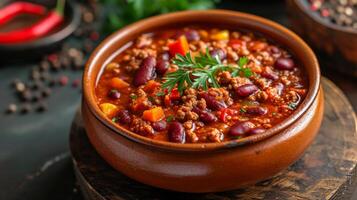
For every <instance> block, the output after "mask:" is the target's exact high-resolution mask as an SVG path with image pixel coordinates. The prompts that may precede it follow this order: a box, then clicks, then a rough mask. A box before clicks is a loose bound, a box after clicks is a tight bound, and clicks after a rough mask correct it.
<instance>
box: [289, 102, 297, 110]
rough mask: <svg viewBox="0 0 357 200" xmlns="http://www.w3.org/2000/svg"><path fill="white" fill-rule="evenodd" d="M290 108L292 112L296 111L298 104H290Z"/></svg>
mask: <svg viewBox="0 0 357 200" xmlns="http://www.w3.org/2000/svg"><path fill="white" fill-rule="evenodd" d="M288 107H289V109H290V110H295V109H296V107H297V103H294V102H292V103H289V104H288Z"/></svg>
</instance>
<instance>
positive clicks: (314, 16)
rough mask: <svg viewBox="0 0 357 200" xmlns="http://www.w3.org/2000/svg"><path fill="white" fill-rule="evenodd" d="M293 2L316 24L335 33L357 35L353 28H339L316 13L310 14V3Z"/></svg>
mask: <svg viewBox="0 0 357 200" xmlns="http://www.w3.org/2000/svg"><path fill="white" fill-rule="evenodd" d="M291 1H293V2H295V4H296V5H297V7H298V8H299V9H300V10H301V11H302V12H303V13H305V14H306V15H307V16H308V17H310V18H311V19H312V20H314V21H315V22H317V23H319V24H321V25H323V26H326V27H328V28H330V29H333V30H335V31H339V32H345V33H350V34H357V29H353V28H351V27H344V26H339V25H337V24H334V23H329V22H327V21H324V20H323V19H322V17H320V16H318V15H317V14H316V13H314V12H308V11H309V10H308V6H307V5H308V2H307V1H306V0H291ZM303 1H306V2H303ZM305 4H306V5H305Z"/></svg>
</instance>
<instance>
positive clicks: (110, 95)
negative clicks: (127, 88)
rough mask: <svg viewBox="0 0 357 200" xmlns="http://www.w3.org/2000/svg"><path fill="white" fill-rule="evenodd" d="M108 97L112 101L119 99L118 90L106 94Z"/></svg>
mask: <svg viewBox="0 0 357 200" xmlns="http://www.w3.org/2000/svg"><path fill="white" fill-rule="evenodd" d="M108 96H109V97H110V98H112V99H119V98H120V92H119V91H118V90H110V91H109V93H108Z"/></svg>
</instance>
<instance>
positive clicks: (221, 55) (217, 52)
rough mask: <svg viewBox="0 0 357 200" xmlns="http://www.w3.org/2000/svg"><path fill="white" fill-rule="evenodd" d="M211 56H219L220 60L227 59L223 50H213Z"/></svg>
mask: <svg viewBox="0 0 357 200" xmlns="http://www.w3.org/2000/svg"><path fill="white" fill-rule="evenodd" d="M210 54H211V56H212V57H216V56H218V58H219V59H220V60H223V59H225V58H226V56H227V55H226V53H225V52H224V51H223V50H222V49H213V50H212V51H211V52H210Z"/></svg>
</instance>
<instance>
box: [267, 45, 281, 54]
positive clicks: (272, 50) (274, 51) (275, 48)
mask: <svg viewBox="0 0 357 200" xmlns="http://www.w3.org/2000/svg"><path fill="white" fill-rule="evenodd" d="M269 50H270V52H271V53H273V54H278V53H280V49H279V48H278V47H276V46H270V47H269Z"/></svg>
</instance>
